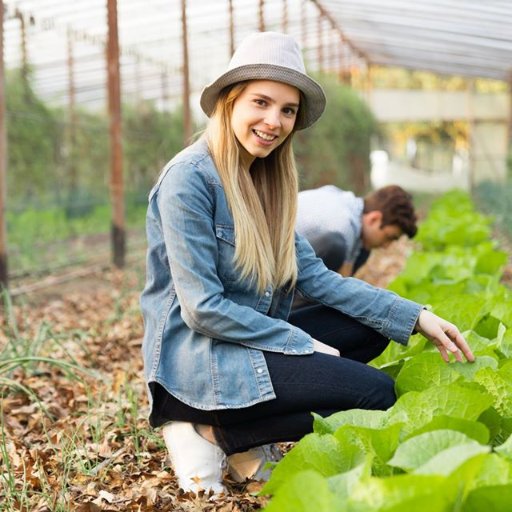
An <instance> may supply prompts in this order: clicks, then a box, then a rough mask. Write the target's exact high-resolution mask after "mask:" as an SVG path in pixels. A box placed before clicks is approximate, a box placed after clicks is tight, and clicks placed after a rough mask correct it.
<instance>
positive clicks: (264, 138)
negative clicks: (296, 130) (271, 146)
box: [254, 130, 276, 142]
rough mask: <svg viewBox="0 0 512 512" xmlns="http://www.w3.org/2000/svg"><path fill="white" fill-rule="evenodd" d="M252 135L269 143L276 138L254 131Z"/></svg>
mask: <svg viewBox="0 0 512 512" xmlns="http://www.w3.org/2000/svg"><path fill="white" fill-rule="evenodd" d="M254 133H255V134H256V135H257V136H258V137H261V138H262V139H263V140H268V141H269V142H270V141H271V140H274V139H275V138H276V135H268V134H266V133H263V132H260V131H259V130H254Z"/></svg>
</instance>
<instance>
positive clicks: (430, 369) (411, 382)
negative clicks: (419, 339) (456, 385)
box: [395, 352, 462, 395]
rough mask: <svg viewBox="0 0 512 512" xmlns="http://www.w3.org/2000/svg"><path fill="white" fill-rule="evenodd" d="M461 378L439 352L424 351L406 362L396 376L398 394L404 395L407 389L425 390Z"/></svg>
mask: <svg viewBox="0 0 512 512" xmlns="http://www.w3.org/2000/svg"><path fill="white" fill-rule="evenodd" d="M461 378H462V377H461V375H460V374H459V373H457V372H456V371H455V370H454V369H453V368H452V366H451V365H449V364H446V363H445V362H444V361H443V359H442V358H441V356H440V354H439V353H433V352H424V353H422V354H419V355H417V356H415V357H413V358H412V359H409V360H408V361H406V362H405V363H404V365H403V366H402V369H401V370H400V373H399V374H398V377H397V378H396V383H395V389H396V392H397V394H398V395H403V394H404V393H406V392H407V391H423V390H424V389H427V388H429V387H431V386H434V385H437V386H439V385H442V384H451V383H452V382H455V381H456V380H459V379H461Z"/></svg>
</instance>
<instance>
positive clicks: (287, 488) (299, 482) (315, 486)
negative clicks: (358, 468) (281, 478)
mask: <svg viewBox="0 0 512 512" xmlns="http://www.w3.org/2000/svg"><path fill="white" fill-rule="evenodd" d="M264 510H265V511H266V512H343V511H345V510H346V508H345V507H344V506H343V505H342V503H341V502H340V501H339V500H337V499H336V497H335V495H334V494H333V493H332V492H331V491H330V490H329V485H328V483H327V480H326V479H325V478H324V477H323V476H322V475H320V474H319V473H317V472H316V471H312V470H308V471H301V472H298V473H296V474H294V475H292V476H290V478H289V480H287V482H286V483H285V484H284V485H283V486H282V487H281V488H279V489H278V491H277V493H276V495H275V496H274V498H273V499H272V500H271V501H270V503H269V504H268V505H267V506H266V507H265V509H264Z"/></svg>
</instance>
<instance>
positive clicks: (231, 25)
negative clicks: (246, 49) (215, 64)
mask: <svg viewBox="0 0 512 512" xmlns="http://www.w3.org/2000/svg"><path fill="white" fill-rule="evenodd" d="M228 12H229V56H230V57H231V56H232V55H233V54H234V53H235V15H234V11H233V0H228Z"/></svg>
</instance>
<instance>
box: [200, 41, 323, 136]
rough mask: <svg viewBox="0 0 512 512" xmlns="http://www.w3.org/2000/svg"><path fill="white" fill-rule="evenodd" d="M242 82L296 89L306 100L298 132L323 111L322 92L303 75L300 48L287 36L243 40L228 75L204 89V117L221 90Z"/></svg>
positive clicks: (232, 59) (232, 60)
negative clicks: (258, 82) (280, 85)
mask: <svg viewBox="0 0 512 512" xmlns="http://www.w3.org/2000/svg"><path fill="white" fill-rule="evenodd" d="M245 80H273V81H276V82H283V83H285V84H288V85H292V86H294V87H297V89H299V90H300V91H301V92H302V93H303V95H304V97H305V99H306V101H305V103H306V104H305V105H304V107H305V109H304V119H303V122H302V123H300V124H297V126H296V129H298V130H302V129H303V128H307V127H308V126H311V125H312V124H313V123H314V122H315V121H316V120H317V119H318V118H319V117H320V115H321V114H322V112H323V111H324V109H325V94H324V91H323V90H322V87H321V86H320V85H319V84H318V83H317V82H315V81H314V80H313V79H312V78H310V77H309V76H308V75H307V74H306V69H305V67H304V61H303V60H302V54H301V50H300V47H299V45H298V43H297V41H295V39H294V38H293V37H291V36H289V35H286V34H280V33H278V32H257V33H255V34H252V35H250V36H248V37H246V38H245V39H244V40H243V41H242V43H241V44H240V46H239V47H238V48H237V50H236V51H235V53H234V54H233V57H232V58H231V61H230V63H229V66H228V69H227V71H226V72H225V73H223V74H222V75H220V76H219V77H218V78H217V79H216V80H215V81H214V82H212V83H211V84H210V85H208V86H206V87H205V88H204V90H203V92H202V94H201V108H202V109H203V111H204V113H205V114H206V115H207V116H208V117H210V116H211V115H212V113H213V111H214V109H215V103H216V102H217V98H218V97H219V93H220V92H221V91H222V89H224V88H225V87H227V86H228V85H232V84H235V83H237V82H243V81H245ZM301 107H303V106H302V105H301Z"/></svg>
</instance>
